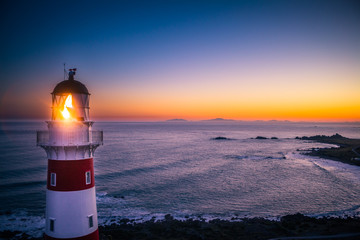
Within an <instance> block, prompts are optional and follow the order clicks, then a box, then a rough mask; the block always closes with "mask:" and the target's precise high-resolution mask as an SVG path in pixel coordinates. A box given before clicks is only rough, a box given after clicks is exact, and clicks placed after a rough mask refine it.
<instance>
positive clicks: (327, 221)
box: [0, 213, 360, 240]
mask: <svg viewBox="0 0 360 240" xmlns="http://www.w3.org/2000/svg"><path fill="white" fill-rule="evenodd" d="M359 226H360V218H358V217H346V218H333V217H323V218H313V217H308V216H304V215H302V214H299V213H298V214H294V215H287V216H284V217H282V218H281V219H280V220H279V221H275V220H268V219H264V218H242V219H236V220H234V221H226V220H220V219H215V220H211V221H205V220H194V219H187V220H185V221H182V220H176V219H174V218H173V217H172V216H171V215H169V214H168V215H166V216H165V219H164V220H161V221H155V219H153V220H150V221H147V222H143V223H134V222H131V221H130V220H128V219H122V220H120V221H118V222H114V223H113V224H112V225H110V226H99V233H100V239H102V240H106V239H108V240H115V239H119V240H120V239H122V240H124V239H128V240H131V239H138V240H140V239H141V240H145V239H166V240H170V239H174V240H180V239H224V240H226V239H291V238H293V239H294V238H295V237H296V238H297V239H305V238H302V237H306V239H319V237H321V239H359V238H360V230H359V229H360V228H359ZM334 236H335V238H334ZM0 239H33V240H35V239H42V238H29V236H28V235H26V234H21V233H20V232H0Z"/></svg>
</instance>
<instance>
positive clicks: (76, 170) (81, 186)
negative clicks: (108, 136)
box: [37, 69, 103, 240]
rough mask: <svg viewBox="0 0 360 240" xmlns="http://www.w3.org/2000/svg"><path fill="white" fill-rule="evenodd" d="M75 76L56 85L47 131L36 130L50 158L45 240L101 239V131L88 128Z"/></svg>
mask: <svg viewBox="0 0 360 240" xmlns="http://www.w3.org/2000/svg"><path fill="white" fill-rule="evenodd" d="M75 73H76V69H70V70H69V73H68V76H69V77H68V80H64V81H62V82H60V83H58V84H57V85H56V86H55V88H54V90H53V92H52V93H51V95H52V117H51V120H50V121H46V123H47V127H48V130H47V131H38V132H37V145H38V146H41V147H42V148H43V149H44V150H45V151H46V154H47V158H48V171H47V190H46V227H45V238H46V239H74V238H75V239H81V240H85V239H99V233H98V220H97V211H96V195H95V178H94V160H93V156H94V152H95V149H96V148H97V147H98V146H100V145H102V144H103V132H102V131H93V130H92V125H93V123H94V122H93V121H90V117H89V109H90V108H89V98H90V93H89V91H88V89H87V88H86V86H85V85H84V84H82V83H81V82H79V81H76V80H75Z"/></svg>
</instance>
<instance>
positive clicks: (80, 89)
mask: <svg viewBox="0 0 360 240" xmlns="http://www.w3.org/2000/svg"><path fill="white" fill-rule="evenodd" d="M62 93H81V94H88V95H90V93H89V91H88V89H87V88H86V87H85V85H84V84H82V83H81V82H79V81H76V80H73V79H70V80H64V81H62V82H60V83H58V84H57V85H56V86H55V88H54V91H53V92H52V94H56V95H59V94H62Z"/></svg>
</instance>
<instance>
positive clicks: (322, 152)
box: [296, 134, 360, 166]
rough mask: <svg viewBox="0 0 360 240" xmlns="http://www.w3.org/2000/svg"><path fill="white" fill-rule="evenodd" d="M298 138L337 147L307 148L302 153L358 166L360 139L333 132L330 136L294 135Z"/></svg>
mask: <svg viewBox="0 0 360 240" xmlns="http://www.w3.org/2000/svg"><path fill="white" fill-rule="evenodd" d="M296 139H299V140H309V141H316V142H320V143H328V144H334V145H337V146H338V147H332V148H320V149H317V148H313V149H308V150H306V152H305V153H304V154H306V155H310V156H316V157H321V158H327V159H331V160H335V161H340V162H343V163H347V164H351V165H356V166H360V154H359V152H360V139H350V138H346V137H343V136H341V135H340V134H334V135H332V136H324V135H316V136H311V137H296Z"/></svg>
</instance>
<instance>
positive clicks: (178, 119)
mask: <svg viewBox="0 0 360 240" xmlns="http://www.w3.org/2000/svg"><path fill="white" fill-rule="evenodd" d="M187 121H188V120H186V119H181V118H174V119H169V120H166V122H187Z"/></svg>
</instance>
